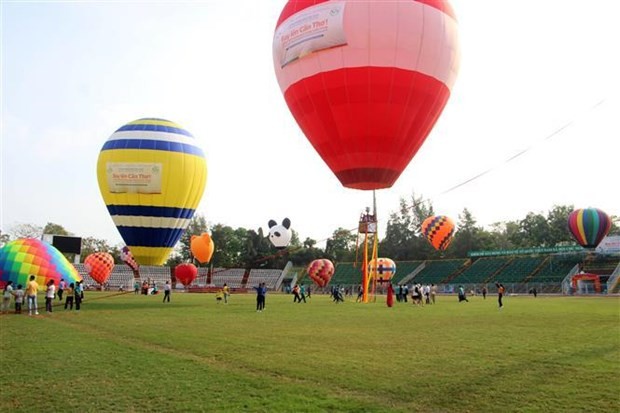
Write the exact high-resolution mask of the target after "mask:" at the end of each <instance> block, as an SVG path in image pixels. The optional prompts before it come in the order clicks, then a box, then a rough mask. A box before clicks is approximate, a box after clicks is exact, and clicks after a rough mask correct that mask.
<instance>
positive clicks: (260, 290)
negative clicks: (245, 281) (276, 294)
mask: <svg viewBox="0 0 620 413" xmlns="http://www.w3.org/2000/svg"><path fill="white" fill-rule="evenodd" d="M254 289H255V290H256V312H258V313H260V312H261V311H263V310H264V309H265V295H267V287H265V283H260V284H258V287H254Z"/></svg>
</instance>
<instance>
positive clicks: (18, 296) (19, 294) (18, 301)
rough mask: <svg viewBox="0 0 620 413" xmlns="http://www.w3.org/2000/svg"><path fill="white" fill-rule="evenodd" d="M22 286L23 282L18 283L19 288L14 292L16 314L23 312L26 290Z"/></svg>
mask: <svg viewBox="0 0 620 413" xmlns="http://www.w3.org/2000/svg"><path fill="white" fill-rule="evenodd" d="M22 288H23V287H22V285H21V284H17V290H14V291H13V292H12V294H13V297H15V314H21V313H22V304H23V303H24V290H22Z"/></svg>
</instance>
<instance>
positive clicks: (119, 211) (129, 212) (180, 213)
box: [107, 205, 195, 219]
mask: <svg viewBox="0 0 620 413" xmlns="http://www.w3.org/2000/svg"><path fill="white" fill-rule="evenodd" d="M107 207H108V212H109V213H110V215H112V216H114V215H121V216H138V217H164V218H181V219H191V218H192V217H193V216H194V211H195V210H194V209H190V208H174V207H163V206H141V205H108V206H107Z"/></svg>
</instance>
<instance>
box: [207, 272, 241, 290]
mask: <svg viewBox="0 0 620 413" xmlns="http://www.w3.org/2000/svg"><path fill="white" fill-rule="evenodd" d="M244 275H245V269H243V268H214V269H213V271H212V272H211V284H212V285H215V286H216V287H222V286H223V285H224V284H227V285H228V286H229V287H230V288H242V287H245V285H243V277H244Z"/></svg>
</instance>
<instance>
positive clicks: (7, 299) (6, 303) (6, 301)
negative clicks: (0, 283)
mask: <svg viewBox="0 0 620 413" xmlns="http://www.w3.org/2000/svg"><path fill="white" fill-rule="evenodd" d="M12 295H13V281H9V282H7V283H6V285H5V286H4V291H3V292H2V312H3V313H8V312H9V307H10V306H11V296H12Z"/></svg>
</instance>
